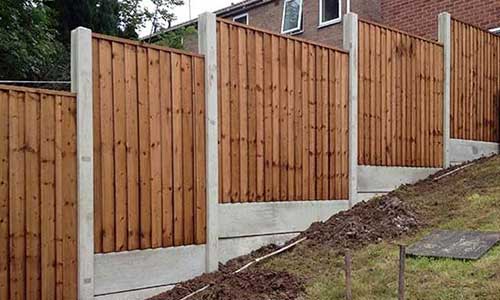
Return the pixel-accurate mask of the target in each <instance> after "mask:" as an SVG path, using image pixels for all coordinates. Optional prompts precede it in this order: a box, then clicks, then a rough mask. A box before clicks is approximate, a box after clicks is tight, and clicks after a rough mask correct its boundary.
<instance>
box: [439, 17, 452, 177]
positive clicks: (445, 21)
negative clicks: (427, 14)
mask: <svg viewBox="0 0 500 300" xmlns="http://www.w3.org/2000/svg"><path fill="white" fill-rule="evenodd" d="M439 42H441V43H442V44H443V46H444V54H443V56H444V57H443V59H444V61H443V62H444V63H443V66H444V77H443V79H444V80H443V85H444V86H443V167H444V168H448V167H449V166H450V139H451V131H450V119H451V107H450V106H451V104H450V103H451V15H450V14H449V13H447V12H444V13H441V14H439Z"/></svg>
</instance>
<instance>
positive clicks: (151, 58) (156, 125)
mask: <svg viewBox="0 0 500 300" xmlns="http://www.w3.org/2000/svg"><path fill="white" fill-rule="evenodd" d="M147 55H148V86H149V87H148V90H149V114H148V117H149V151H150V157H149V158H150V161H149V163H150V165H151V166H150V168H151V169H150V170H151V179H150V181H151V247H152V248H158V247H161V246H162V191H161V190H162V177H161V175H162V174H161V164H162V157H161V152H162V151H161V150H162V149H161V119H160V53H159V51H158V50H154V49H151V48H148V50H147Z"/></svg>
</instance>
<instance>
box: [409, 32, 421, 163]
mask: <svg viewBox="0 0 500 300" xmlns="http://www.w3.org/2000/svg"><path fill="white" fill-rule="evenodd" d="M419 43H420V40H418V39H412V43H411V66H412V67H411V123H410V128H411V158H412V166H415V167H418V166H420V165H419V163H418V156H417V147H418V146H417V126H418V125H417V124H418V111H417V109H418V108H417V106H418V104H417V95H418V90H417V87H418V86H417V82H418V60H417V47H418V44H419Z"/></svg>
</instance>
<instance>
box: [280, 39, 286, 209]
mask: <svg viewBox="0 0 500 300" xmlns="http://www.w3.org/2000/svg"><path fill="white" fill-rule="evenodd" d="M287 57H288V55H287V40H286V39H285V38H283V37H280V38H279V86H280V88H279V107H278V110H279V143H280V148H279V150H280V151H279V160H278V168H279V172H280V176H279V178H280V179H279V183H280V184H279V199H278V200H280V201H286V200H288V191H287V189H288V172H287V168H288V165H287V164H288V124H287V107H288V81H287V78H288V74H287V63H288V59H287Z"/></svg>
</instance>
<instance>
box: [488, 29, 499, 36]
mask: <svg viewBox="0 0 500 300" xmlns="http://www.w3.org/2000/svg"><path fill="white" fill-rule="evenodd" d="M490 32H491V33H493V34H496V35H500V27H497V28H491V29H490Z"/></svg>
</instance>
